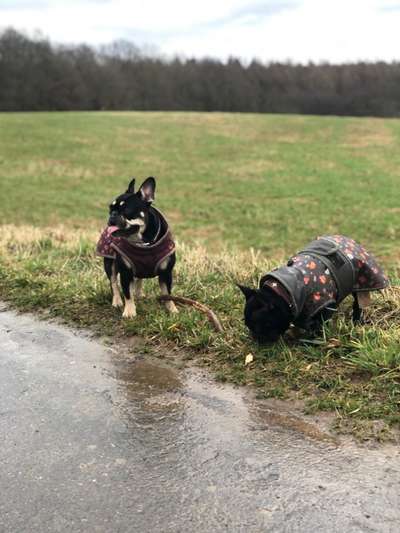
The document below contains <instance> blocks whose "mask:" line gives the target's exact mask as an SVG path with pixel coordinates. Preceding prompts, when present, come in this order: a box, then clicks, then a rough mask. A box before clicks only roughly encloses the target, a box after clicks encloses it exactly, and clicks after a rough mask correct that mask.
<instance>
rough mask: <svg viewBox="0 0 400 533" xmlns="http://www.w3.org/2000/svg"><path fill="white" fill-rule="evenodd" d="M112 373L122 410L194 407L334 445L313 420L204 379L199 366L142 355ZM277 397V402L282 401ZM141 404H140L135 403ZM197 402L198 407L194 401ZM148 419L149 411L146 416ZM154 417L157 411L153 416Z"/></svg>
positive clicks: (209, 415) (208, 417) (208, 415)
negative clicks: (172, 363)
mask: <svg viewBox="0 0 400 533" xmlns="http://www.w3.org/2000/svg"><path fill="white" fill-rule="evenodd" d="M115 378H116V379H117V381H118V383H119V388H120V391H121V393H122V394H123V396H124V398H125V400H126V402H127V404H129V405H125V406H124V412H125V413H126V412H127V410H129V409H131V410H134V411H135V412H136V413H137V412H138V411H140V412H141V413H142V414H143V412H145V413H146V414H147V415H150V414H151V413H154V414H155V415H159V414H160V412H162V414H163V415H164V417H163V420H164V419H165V417H167V416H168V415H173V416H175V415H176V413H177V411H183V410H185V412H186V414H189V412H190V411H191V416H193V414H194V413H193V411H196V413H195V416H196V417H200V418H202V417H205V420H203V421H202V422H201V421H198V423H199V425H203V423H208V424H211V423H212V422H213V419H215V418H216V417H220V416H221V415H222V416H223V417H225V419H226V420H227V421H231V419H232V417H233V418H234V419H235V425H236V426H237V425H238V423H239V422H240V423H241V424H243V425H244V426H246V429H247V430H248V431H254V430H257V431H260V430H263V429H270V428H271V429H272V428H277V427H279V428H281V429H282V430H284V431H288V432H294V433H297V434H299V435H302V436H304V437H307V438H310V439H312V440H315V441H320V442H326V443H329V444H334V445H337V444H338V443H337V440H336V439H335V438H334V437H333V436H332V435H330V434H329V433H327V432H324V431H322V430H321V429H319V428H318V427H317V426H316V425H315V424H313V423H311V422H308V421H305V420H304V419H302V418H300V417H299V416H295V415H293V414H291V413H290V412H288V411H287V408H286V410H285V411H282V406H281V405H280V406H271V405H270V404H271V402H268V401H263V400H255V399H254V398H253V397H252V394H251V393H249V391H247V390H244V389H237V388H234V387H233V386H230V385H224V386H219V385H218V384H216V383H214V382H212V381H211V380H210V379H209V378H208V379H207V378H206V377H205V376H204V374H202V373H201V371H199V370H197V369H189V370H185V371H181V372H179V371H177V370H176V369H174V368H171V367H167V366H165V365H162V364H160V363H159V362H158V361H151V362H150V361H148V360H144V359H142V358H138V359H133V360H132V359H131V360H130V361H127V362H124V361H121V359H120V360H119V362H118V363H116V371H115ZM281 403H282V402H281ZM139 404H140V408H139V407H138V406H139ZM199 406H201V409H198V408H196V407H199ZM146 420H147V423H148V422H149V420H148V416H147V417H146ZM157 420H158V421H159V420H160V419H159V417H158V416H157Z"/></svg>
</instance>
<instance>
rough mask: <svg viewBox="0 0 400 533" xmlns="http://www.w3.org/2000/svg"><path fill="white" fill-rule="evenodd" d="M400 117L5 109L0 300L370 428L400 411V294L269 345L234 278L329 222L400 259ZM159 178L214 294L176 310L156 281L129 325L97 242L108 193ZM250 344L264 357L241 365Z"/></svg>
mask: <svg viewBox="0 0 400 533" xmlns="http://www.w3.org/2000/svg"><path fill="white" fill-rule="evenodd" d="M399 141H400V121H398V120H381V119H349V118H346V119H344V118H334V117H329V118H328V117H327V118H320V117H299V116H278V115H275V116H268V115H239V114H237V115H233V114H218V113H212V114H196V113H96V114H94V113H92V114H90V113H65V114H61V113H53V114H2V115H0V195H1V199H2V221H3V223H4V224H3V228H2V233H1V236H0V247H1V251H2V254H1V260H0V296H1V297H2V298H3V299H6V300H8V301H10V302H12V303H13V304H14V305H16V306H17V307H19V308H20V309H24V310H34V309H46V310H48V312H49V313H50V314H51V315H56V316H60V317H62V318H64V319H65V320H67V321H68V322H70V323H74V324H76V325H81V326H85V327H91V328H92V329H94V330H95V331H96V332H98V333H100V334H102V335H113V336H115V335H117V336H119V335H132V334H139V335H143V336H144V337H145V338H146V339H147V342H148V343H150V344H151V343H169V344H170V345H171V346H175V345H176V346H181V347H184V348H190V350H189V351H188V357H194V358H196V359H197V360H198V362H200V363H202V364H206V365H208V366H210V367H212V368H213V369H214V370H215V371H216V373H217V377H218V378H219V379H221V380H230V381H234V382H235V383H238V384H245V383H251V384H254V385H256V386H257V387H258V390H259V394H260V396H276V397H287V396H290V395H292V394H295V395H297V396H302V397H305V398H306V409H307V410H316V409H330V410H336V412H337V425H338V427H339V428H340V429H342V430H343V431H347V430H349V431H352V432H355V433H357V432H358V433H359V434H360V435H363V436H366V435H368V434H369V430H371V431H372V429H371V428H372V423H371V421H372V420H376V419H383V420H384V422H385V425H384V427H383V429H382V430H381V433H382V434H386V433H387V431H388V430H389V429H388V428H389V426H390V425H394V424H399V421H400V412H399V408H400V350H399V346H400V291H399V290H398V289H397V288H393V289H391V290H389V291H386V293H385V295H384V296H377V297H376V299H375V303H374V306H373V308H371V309H370V310H369V312H368V322H369V323H368V324H366V325H365V326H363V327H356V328H354V327H352V325H351V323H350V322H349V320H346V317H347V318H348V316H349V309H348V306H346V305H344V306H343V311H342V312H341V313H340V314H339V315H338V317H337V319H336V320H335V321H333V322H332V323H330V324H329V325H328V326H327V328H326V330H325V335H324V337H323V338H322V339H317V340H315V341H314V342H312V341H310V340H308V341H299V339H295V340H293V339H291V338H286V339H284V340H283V341H281V342H279V343H278V344H276V345H275V346H273V347H261V348H260V347H258V346H256V345H254V344H253V343H252V342H251V341H250V340H249V338H248V336H247V333H246V331H245V329H244V326H243V323H242V320H241V314H242V303H243V302H242V299H241V295H240V294H239V292H238V291H237V289H236V288H235V286H234V285H233V281H236V280H237V281H241V282H245V283H249V284H256V283H257V280H258V278H259V276H260V275H261V274H262V273H264V272H265V271H266V269H268V268H271V267H272V266H275V265H276V264H277V263H278V262H280V261H283V260H284V259H285V258H286V256H288V255H289V254H291V253H294V252H295V251H296V250H297V249H298V248H299V247H301V246H302V245H304V244H305V243H306V242H308V241H309V240H311V239H312V238H314V237H315V236H316V235H318V234H324V233H343V234H347V235H350V236H352V237H354V238H355V239H357V240H359V241H361V242H362V243H363V244H365V245H366V246H367V247H368V248H369V249H371V250H372V251H373V252H374V253H375V254H376V255H377V256H378V257H379V258H380V259H381V260H382V262H383V264H384V265H385V267H386V269H387V270H388V272H389V274H390V275H391V277H392V281H393V283H394V284H395V285H396V284H397V285H398V284H399V281H398V269H399V265H400V247H399V236H400V193H399V185H400V151H399V149H398V147H399ZM132 175H135V176H136V177H137V178H138V179H141V178H144V177H146V176H148V175H154V176H156V177H157V178H158V189H157V193H158V194H157V202H156V205H157V206H158V207H160V208H161V209H162V210H164V211H165V212H166V214H167V215H168V217H169V219H170V221H171V224H172V226H173V230H174V233H175V235H176V238H177V240H178V242H179V260H178V267H177V276H176V288H175V292H176V294H181V295H184V296H188V297H193V298H196V299H198V300H200V301H203V302H204V303H206V304H208V305H210V306H211V307H212V308H213V309H214V310H215V311H217V312H218V314H219V315H220V317H221V320H222V322H223V325H224V327H225V332H224V334H216V333H214V332H212V331H211V329H210V328H209V326H208V324H207V322H206V319H205V318H204V317H203V316H199V315H198V314H197V313H196V312H195V311H189V310H187V309H184V310H181V312H180V314H179V315H178V316H173V317H171V316H168V315H167V314H166V313H165V312H164V310H163V309H161V308H160V306H159V305H158V304H157V303H156V301H155V298H154V296H155V294H156V291H155V283H153V282H150V284H149V285H150V288H149V290H148V298H147V299H146V300H145V301H143V302H141V303H139V306H138V314H139V316H138V317H137V318H136V319H135V320H128V321H122V320H121V318H120V313H119V312H118V311H115V310H113V309H111V307H110V305H109V289H108V285H107V283H106V280H105V279H104V276H103V273H102V269H101V262H100V261H99V260H98V259H96V258H95V256H94V251H93V250H94V245H95V242H96V238H97V235H98V232H99V230H100V229H101V227H102V226H103V225H104V222H105V220H106V215H107V205H108V203H109V201H110V200H112V199H113V197H114V196H115V195H116V194H118V193H119V192H121V191H122V190H123V189H124V187H125V186H126V184H127V182H128V179H129V177H130V176H132ZM248 353H252V354H253V355H254V362H253V363H251V364H250V365H247V366H246V365H245V364H244V359H245V356H246V355H247V354H248Z"/></svg>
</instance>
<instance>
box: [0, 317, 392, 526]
mask: <svg viewBox="0 0 400 533" xmlns="http://www.w3.org/2000/svg"><path fill="white" fill-rule="evenodd" d="M0 350H1V357H0V433H1V439H2V445H1V447H0V531H1V533H8V532H12V533H23V532H32V531H37V532H107V533H108V532H140V533H147V532H193V533H194V532H219V531H225V532H226V531H227V532H246V533H247V532H261V531H262V532H266V531H276V532H307V533H312V532H318V533H320V532H342V533H343V532H345V533H349V532H380V533H381V532H396V533H397V532H399V531H400V455H399V450H398V449H396V448H395V447H390V448H389V447H385V448H384V449H383V448H381V449H365V448H357V447H356V446H355V445H346V446H336V445H335V444H334V443H333V442H332V441H330V440H329V438H328V439H326V440H325V438H324V435H323V434H320V433H319V432H318V431H316V432H315V435H313V430H312V429H310V427H308V426H307V425H304V427H303V426H302V424H301V423H299V424H297V425H296V424H292V427H291V424H280V422H279V421H280V420H281V419H280V415H279V413H273V412H271V411H270V410H268V409H267V408H266V407H264V406H263V404H261V403H257V402H254V401H251V400H249V399H248V397H246V395H245V392H243V391H241V390H235V389H234V388H232V387H229V386H219V385H216V384H214V383H212V382H210V381H209V380H207V379H205V378H204V377H202V376H201V373H200V372H197V371H186V372H185V373H180V374H178V373H177V371H175V370H172V369H170V368H167V367H163V366H160V364H159V363H155V362H154V361H152V362H149V360H148V359H147V358H146V357H140V354H139V357H137V358H134V357H132V356H131V355H126V354H118V353H117V352H116V350H115V348H114V349H110V348H106V347H103V346H102V345H100V344H99V343H97V342H94V341H92V340H90V339H88V338H85V337H82V335H81V334H79V335H78V334H76V333H74V332H72V331H71V330H69V329H66V328H63V327H60V326H56V325H54V324H46V323H44V322H38V321H36V320H35V319H33V318H31V317H29V316H17V315H15V314H14V313H11V312H8V311H5V312H2V313H0ZM310 435H311V437H313V438H311V437H310Z"/></svg>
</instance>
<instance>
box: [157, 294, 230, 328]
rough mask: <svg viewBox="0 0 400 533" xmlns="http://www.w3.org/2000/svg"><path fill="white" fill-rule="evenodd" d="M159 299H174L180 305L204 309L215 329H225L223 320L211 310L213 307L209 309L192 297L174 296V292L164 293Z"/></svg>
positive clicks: (165, 300) (163, 300) (161, 300)
mask: <svg viewBox="0 0 400 533" xmlns="http://www.w3.org/2000/svg"><path fill="white" fill-rule="evenodd" d="M158 299H159V300H160V302H167V301H172V302H175V303H177V304H180V305H191V306H192V307H194V308H195V309H198V310H199V311H202V312H203V313H205V314H206V315H207V317H208V320H209V321H210V322H211V324H212V325H213V326H214V328H215V330H216V331H218V333H221V332H222V331H223V328H222V326H221V322H220V321H219V320H218V317H217V315H216V314H215V313H214V311H211V309H209V308H208V307H207V306H205V305H204V304H201V303H200V302H196V300H191V299H190V298H185V297H183V296H172V294H163V295H162V296H159V297H158Z"/></svg>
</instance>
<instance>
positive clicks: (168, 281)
mask: <svg viewBox="0 0 400 533" xmlns="http://www.w3.org/2000/svg"><path fill="white" fill-rule="evenodd" d="M158 282H159V284H160V291H161V294H162V295H163V296H164V295H167V294H171V288H172V272H171V270H166V271H164V272H160V275H159V276H158ZM165 307H166V309H167V311H168V312H169V313H177V312H178V309H177V308H176V306H175V304H174V302H172V301H171V300H169V301H166V302H165Z"/></svg>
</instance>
